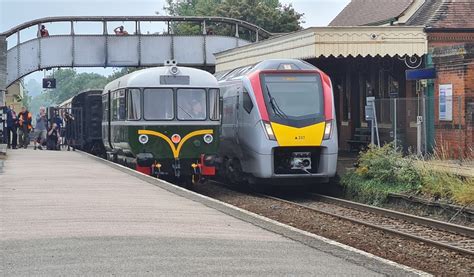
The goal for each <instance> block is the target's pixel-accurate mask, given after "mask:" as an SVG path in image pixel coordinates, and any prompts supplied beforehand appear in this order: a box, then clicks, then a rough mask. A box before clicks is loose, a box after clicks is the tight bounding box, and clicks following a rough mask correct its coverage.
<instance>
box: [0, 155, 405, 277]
mask: <svg viewBox="0 0 474 277" xmlns="http://www.w3.org/2000/svg"><path fill="white" fill-rule="evenodd" d="M3 170H4V172H3V173H0V193H1V202H0V211H1V215H0V219H1V236H0V245H1V249H2V256H3V257H2V259H3V261H2V266H3V267H4V268H3V269H2V270H0V271H1V272H3V274H4V275H5V276H23V275H28V276H30V275H42V276H58V275H62V276H70V275H136V276H147V275H148V276H149V275H155V276H156V275H166V276H169V275H173V276H183V275H193V276H196V275H206V276H208V275H258V276H282V275H286V276H287V275H293V276H310V275H311V276H314V275H324V276H328V275H329V276H335V275H337V276H343V275H344V276H347V275H351V276H378V275H410V274H414V272H412V271H409V269H407V268H402V267H401V266H398V265H395V264H390V263H387V262H385V261H383V260H381V259H378V258H374V257H371V256H370V255H365V254H363V253H362V254H361V253H358V252H355V251H352V250H350V249H348V248H344V247H341V246H338V245H336V244H331V243H328V242H327V241H323V240H320V239H317V238H316V237H311V236H309V235H306V234H304V233H302V232H301V233H299V232H298V231H295V230H293V229H291V227H287V226H283V225H281V224H280V225H278V224H275V223H273V222H272V221H270V220H265V219H262V218H259V217H258V216H254V215H251V214H248V213H246V212H244V211H241V210H239V209H236V208H233V207H231V206H229V205H226V204H223V203H220V202H218V201H216V200H212V199H208V198H205V197H202V196H199V195H196V194H194V193H192V192H188V191H185V190H183V189H181V188H177V187H174V186H172V185H170V184H166V183H164V182H161V181H159V180H154V179H153V180H151V179H152V178H151V177H147V176H139V175H138V173H135V172H131V171H129V170H128V169H125V168H120V167H118V166H114V165H107V164H106V162H101V161H99V160H98V159H97V158H93V157H89V156H87V155H86V154H81V153H78V152H56V151H34V150H31V149H19V150H11V151H9V152H8V156H7V159H6V161H5V165H4V168H3ZM146 178H149V179H146ZM153 182H156V183H157V185H153ZM174 192H176V193H174ZM272 226H273V227H272ZM271 230H273V231H271ZM282 230H283V231H282ZM281 233H285V236H282V235H281ZM292 234H293V235H292ZM294 234H297V235H294ZM292 236H293V237H292ZM290 238H292V239H290ZM298 240H299V241H298ZM301 241H303V242H305V243H304V244H303V243H301Z"/></svg>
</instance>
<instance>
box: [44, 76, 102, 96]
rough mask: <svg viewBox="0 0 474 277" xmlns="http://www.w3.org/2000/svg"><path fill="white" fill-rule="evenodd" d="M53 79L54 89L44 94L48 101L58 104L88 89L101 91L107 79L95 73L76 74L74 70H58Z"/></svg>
mask: <svg viewBox="0 0 474 277" xmlns="http://www.w3.org/2000/svg"><path fill="white" fill-rule="evenodd" d="M50 77H54V78H55V79H56V88H55V89H53V90H50V91H48V92H46V93H47V94H48V98H49V100H50V101H51V102H52V103H54V104H60V103H61V102H64V101H66V100H67V99H69V98H71V97H73V96H74V95H76V94H78V93H79V92H82V91H85V90H89V89H103V88H104V86H105V85H106V84H107V78H106V77H105V76H102V75H100V74H97V73H79V74H78V73H77V72H76V71H75V70H74V69H58V70H57V71H56V72H55V73H54V76H50Z"/></svg>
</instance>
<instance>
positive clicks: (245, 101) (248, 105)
mask: <svg viewBox="0 0 474 277" xmlns="http://www.w3.org/2000/svg"><path fill="white" fill-rule="evenodd" d="M242 95H243V97H242V106H243V107H244V110H245V111H246V112H247V113H251V112H252V109H253V102H252V98H250V95H249V92H248V91H247V89H246V88H244V89H243V91H242Z"/></svg>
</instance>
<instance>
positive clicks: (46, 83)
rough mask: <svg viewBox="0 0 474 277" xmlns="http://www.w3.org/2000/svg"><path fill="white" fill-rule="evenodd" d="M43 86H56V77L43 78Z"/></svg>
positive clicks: (47, 87) (48, 87) (50, 87)
mask: <svg viewBox="0 0 474 277" xmlns="http://www.w3.org/2000/svg"><path fill="white" fill-rule="evenodd" d="M43 88H46V89H52V88H56V79H54V78H44V79H43Z"/></svg>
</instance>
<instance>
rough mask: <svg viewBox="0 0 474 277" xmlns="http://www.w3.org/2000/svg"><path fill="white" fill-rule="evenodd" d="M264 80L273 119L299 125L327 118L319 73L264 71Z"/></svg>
mask: <svg viewBox="0 0 474 277" xmlns="http://www.w3.org/2000/svg"><path fill="white" fill-rule="evenodd" d="M262 79H263V81H262V86H263V91H264V97H265V102H266V106H267V109H268V111H269V113H270V116H271V117H272V120H273V121H275V122H282V123H295V124H297V125H305V124H310V123H314V122H318V121H324V98H323V88H322V84H321V77H320V76H319V75H317V74H314V73H311V74H301V73H299V74H298V73H293V74H264V75H263V77H262ZM296 122H297V123H296Z"/></svg>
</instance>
